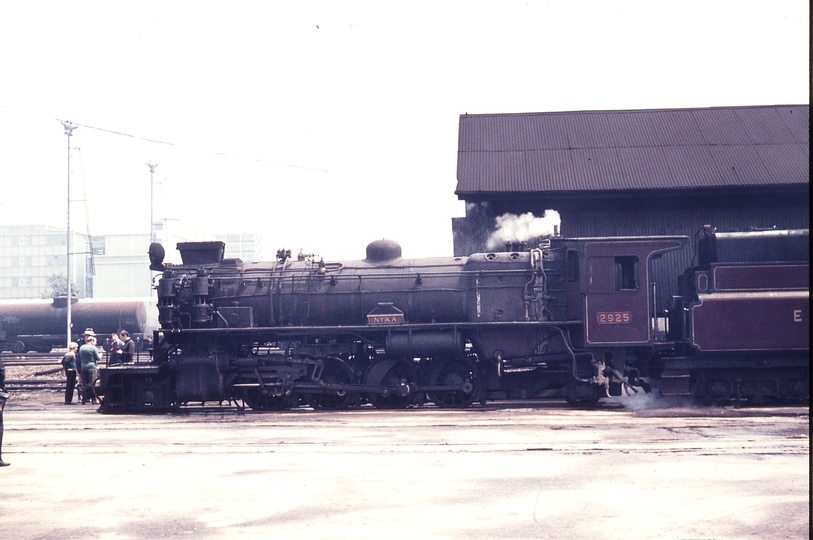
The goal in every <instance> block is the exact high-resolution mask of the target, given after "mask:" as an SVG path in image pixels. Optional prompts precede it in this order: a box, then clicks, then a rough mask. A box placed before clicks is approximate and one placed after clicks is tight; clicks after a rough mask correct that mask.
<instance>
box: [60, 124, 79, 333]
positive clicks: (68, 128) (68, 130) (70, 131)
mask: <svg viewBox="0 0 813 540" xmlns="http://www.w3.org/2000/svg"><path fill="white" fill-rule="evenodd" d="M62 127H64V128H65V135H67V136H68V236H67V242H66V254H67V261H68V264H67V266H68V268H67V271H66V282H67V291H68V299H67V300H68V301H67V305H68V311H67V313H68V330H67V334H68V341H67V343H66V344H65V346H66V347H67V348H68V349H70V347H71V337H72V332H71V326H72V325H71V298H72V296H71V136H72V135H73V130H74V129H76V126H75V125H73V124H71V123H70V122H69V121H67V120H66V121H65V122H62Z"/></svg>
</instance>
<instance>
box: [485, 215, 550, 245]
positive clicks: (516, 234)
mask: <svg viewBox="0 0 813 540" xmlns="http://www.w3.org/2000/svg"><path fill="white" fill-rule="evenodd" d="M561 223H562V219H561V218H560V217H559V212H557V211H556V210H545V214H544V215H543V216H542V217H536V216H534V215H533V214H532V213H531V212H528V213H527V214H522V215H519V216H518V215H516V214H503V215H501V216H499V217H497V218H495V220H494V226H495V228H496V230H495V231H494V232H493V233H492V234H491V237H490V238H489V239H488V249H494V248H496V247H498V246H503V245H505V244H506V243H508V242H511V243H514V242H527V241H528V240H530V239H532V238H540V237H543V236H553V235H554V234H556V232H558V230H559V228H560V225H561ZM554 228H555V230H554Z"/></svg>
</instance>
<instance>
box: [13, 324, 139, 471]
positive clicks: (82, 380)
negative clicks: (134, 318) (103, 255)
mask: <svg viewBox="0 0 813 540" xmlns="http://www.w3.org/2000/svg"><path fill="white" fill-rule="evenodd" d="M84 341H85V343H84V344H83V345H82V346H81V347H80V346H79V344H78V343H76V342H73V341H72V342H71V343H70V346H69V347H68V352H67V353H66V354H65V356H63V357H62V368H63V369H64V370H65V374H66V375H67V378H68V384H67V386H66V387H65V404H66V405H70V404H72V403H73V392H74V389H75V388H76V385H77V383H78V384H79V387H80V391H79V395H80V396H81V398H82V403H87V402H89V401H90V402H91V403H96V402H97V400H98V396H97V395H96V390H95V384H96V369H97V365H98V363H99V362H101V361H102V357H101V355H100V354H99V349H98V347H97V346H96V333H95V332H94V331H93V329H92V328H88V329H87V330H85V334H84ZM110 343H111V346H112V349H111V354H113V355H115V358H112V359H111V361H110V363H126V362H132V361H133V355H134V353H135V342H133V340H131V339H130V334H129V333H128V332H127V331H126V330H122V331H121V332H119V334H118V335H116V334H112V335H111V336H110ZM7 398H8V393H7V392H6V368H5V366H4V365H3V361H2V360H0V467H8V466H9V465H10V463H8V462H6V461H3V409H4V408H5V405H6V399H7Z"/></svg>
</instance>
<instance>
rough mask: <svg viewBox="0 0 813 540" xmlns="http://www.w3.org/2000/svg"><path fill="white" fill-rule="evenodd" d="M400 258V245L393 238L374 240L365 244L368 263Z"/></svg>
mask: <svg viewBox="0 0 813 540" xmlns="http://www.w3.org/2000/svg"><path fill="white" fill-rule="evenodd" d="M400 258H401V245H400V244H399V243H398V242H395V241H393V240H385V239H383V238H382V239H381V240H375V241H373V242H370V243H369V244H367V258H366V259H364V260H365V261H366V262H368V263H380V262H385V261H391V260H393V259H400Z"/></svg>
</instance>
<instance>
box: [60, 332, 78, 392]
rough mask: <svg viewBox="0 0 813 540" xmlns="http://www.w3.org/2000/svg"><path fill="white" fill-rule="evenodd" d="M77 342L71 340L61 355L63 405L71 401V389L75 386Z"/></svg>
mask: <svg viewBox="0 0 813 540" xmlns="http://www.w3.org/2000/svg"><path fill="white" fill-rule="evenodd" d="M78 349H79V344H78V343H75V342H73V341H71V343H70V346H69V347H68V352H67V353H65V356H63V357H62V369H64V370H65V378H66V379H67V384H66V385H65V405H71V404H72V403H73V389H74V388H76V356H77V350H78Z"/></svg>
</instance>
